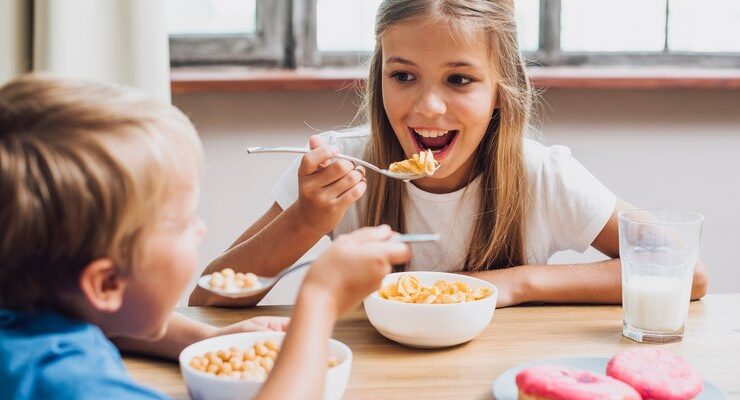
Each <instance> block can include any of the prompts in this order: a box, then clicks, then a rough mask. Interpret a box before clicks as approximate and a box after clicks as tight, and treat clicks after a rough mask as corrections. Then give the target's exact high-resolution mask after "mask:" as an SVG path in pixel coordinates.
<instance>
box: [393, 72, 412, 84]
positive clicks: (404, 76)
mask: <svg viewBox="0 0 740 400" xmlns="http://www.w3.org/2000/svg"><path fill="white" fill-rule="evenodd" d="M391 78H393V79H395V80H397V81H398V82H410V81H413V80H416V77H415V76H413V75H411V74H410V73H408V72H395V73H393V74H392V75H391Z"/></svg>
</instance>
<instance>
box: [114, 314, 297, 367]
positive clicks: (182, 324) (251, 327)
mask: <svg viewBox="0 0 740 400" xmlns="http://www.w3.org/2000/svg"><path fill="white" fill-rule="evenodd" d="M288 321H289V320H288V318H283V317H254V318H250V319H247V320H244V321H241V322H237V323H235V324H232V325H228V326H225V327H221V328H217V327H215V326H212V325H208V324H206V323H203V322H199V321H196V320H194V319H190V318H188V317H186V316H184V315H182V314H179V313H172V315H171V316H170V318H169V320H168V321H167V332H166V333H165V335H164V336H163V337H162V338H161V339H158V340H145V339H135V338H126V337H116V338H112V339H111V340H112V341H113V343H115V345H116V346H117V347H118V348H119V350H120V351H121V352H123V353H136V354H143V355H147V356H150V357H158V358H165V359H168V360H177V357H178V356H179V355H180V352H181V351H182V350H183V349H184V348H185V347H187V346H189V345H190V344H192V343H195V342H198V341H200V340H203V339H208V338H210V337H215V336H221V335H228V334H231V333H239V332H255V331H284V330H285V329H286V328H287V326H288Z"/></svg>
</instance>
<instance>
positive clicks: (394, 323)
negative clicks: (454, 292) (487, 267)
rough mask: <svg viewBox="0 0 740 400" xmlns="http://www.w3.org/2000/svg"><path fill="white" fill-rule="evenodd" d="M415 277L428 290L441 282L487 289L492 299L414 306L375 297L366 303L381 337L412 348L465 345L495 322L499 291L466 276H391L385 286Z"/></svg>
mask: <svg viewBox="0 0 740 400" xmlns="http://www.w3.org/2000/svg"><path fill="white" fill-rule="evenodd" d="M405 274H409V275H413V276H414V277H416V278H417V279H418V280H419V283H421V284H422V285H424V286H431V285H433V284H434V283H435V282H436V281H438V280H440V279H441V280H445V281H459V282H464V283H466V284H467V285H468V286H470V287H471V288H472V289H473V290H475V289H477V288H479V287H486V288H489V289H490V290H491V295H490V296H488V297H486V298H484V299H481V300H476V301H469V302H465V303H454V304H413V303H402V302H398V301H393V300H386V299H384V298H382V297H380V295H379V294H378V292H377V291H376V292H374V293H372V294H371V295H370V296H367V297H366V298H365V301H364V303H363V304H364V305H365V313H366V314H367V318H368V320H370V323H371V324H372V325H373V326H374V327H375V329H377V330H378V332H380V334H381V335H383V336H385V337H387V338H388V339H390V340H393V341H395V342H398V343H401V344H405V345H407V346H412V347H421V348H436V347H447V346H454V345H457V344H460V343H465V342H467V341H470V340H472V339H473V338H475V337H476V336H478V335H479V334H480V333H481V332H482V331H483V330H484V329H485V328H486V327H487V326H488V324H489V323H491V319H493V311H494V310H495V309H496V298H497V296H498V289H497V288H496V286H494V285H492V284H491V283H489V282H486V281H484V280H481V279H478V278H473V277H470V276H466V275H460V274H450V273H446V272H432V271H408V272H399V273H394V274H388V275H387V276H386V277H385V278H384V279H383V286H385V285H387V284H389V283H395V282H396V281H397V280H398V277H399V276H401V275H405Z"/></svg>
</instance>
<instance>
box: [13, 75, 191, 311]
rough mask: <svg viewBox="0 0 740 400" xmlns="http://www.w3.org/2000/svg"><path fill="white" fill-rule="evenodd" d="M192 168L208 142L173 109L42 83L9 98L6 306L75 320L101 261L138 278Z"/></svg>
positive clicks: (110, 91)
mask: <svg viewBox="0 0 740 400" xmlns="http://www.w3.org/2000/svg"><path fill="white" fill-rule="evenodd" d="M184 163H190V164H188V165H189V167H190V168H195V169H197V171H200V165H201V164H202V149H201V144H200V140H199V139H198V136H197V133H196V131H195V128H194V127H193V125H192V124H191V123H190V121H189V120H188V118H187V117H186V116H185V115H184V114H182V113H181V112H180V111H179V110H177V109H176V108H175V107H173V106H171V105H168V104H164V103H159V102H157V101H154V100H151V99H148V98H146V97H144V96H143V95H141V94H139V93H137V92H135V91H133V90H130V89H126V88H123V87H114V86H107V85H103V84H97V83H90V82H81V81H73V80H64V79H59V78H54V77H50V76H42V75H26V76H22V77H19V78H17V79H15V80H13V81H11V82H9V83H8V84H6V85H5V86H3V87H2V88H0V226H1V227H2V229H3V234H2V238H0V308H7V309H12V310H18V311H41V310H46V309H54V310H58V311H67V312H68V313H69V312H72V311H71V310H69V305H70V298H71V297H70V296H73V295H75V293H79V282H78V281H79V277H80V273H81V272H82V270H83V269H84V267H85V266H86V265H87V264H88V263H89V262H91V261H93V260H95V259H97V258H101V257H108V258H110V259H112V260H113V261H114V262H115V263H116V265H117V267H118V268H119V270H120V273H121V274H131V273H134V272H135V271H134V268H133V266H134V265H135V264H136V260H137V252H138V249H139V248H140V241H141V236H142V235H141V233H142V231H143V230H144V229H145V228H146V227H147V226H148V224H151V222H152V221H153V220H154V219H155V218H156V217H157V215H158V213H159V212H160V211H161V208H162V205H163V204H164V203H165V200H166V199H167V196H169V195H171V193H172V191H173V189H174V188H173V185H174V182H172V181H173V179H171V178H172V176H173V174H174V173H175V171H176V168H178V164H180V165H185V164H184Z"/></svg>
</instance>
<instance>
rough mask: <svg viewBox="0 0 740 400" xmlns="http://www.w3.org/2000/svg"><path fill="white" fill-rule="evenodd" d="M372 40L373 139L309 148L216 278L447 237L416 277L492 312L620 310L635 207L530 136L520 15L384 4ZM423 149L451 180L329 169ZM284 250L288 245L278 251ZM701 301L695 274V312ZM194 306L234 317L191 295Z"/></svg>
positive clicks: (497, 8) (420, 252)
mask: <svg viewBox="0 0 740 400" xmlns="http://www.w3.org/2000/svg"><path fill="white" fill-rule="evenodd" d="M375 32H376V39H377V40H376V46H375V50H374V53H373V56H372V60H371V64H370V74H369V77H368V83H367V89H366V92H365V102H364V107H363V110H362V112H363V113H364V114H365V116H366V118H367V121H368V122H369V127H364V128H360V129H356V130H353V131H349V132H341V133H336V132H329V133H325V134H322V135H319V137H312V138H311V141H310V146H311V148H312V149H314V150H313V151H312V152H311V153H309V154H307V155H306V156H304V157H303V158H302V160H300V162H299V163H296V164H295V165H294V166H293V168H292V169H291V170H290V171H288V172H287V173H286V174H285V175H284V176H283V177H282V178H281V180H280V181H279V182H278V184H277V185H276V186H275V188H274V189H273V191H272V194H273V196H274V198H275V200H276V202H275V204H274V205H273V206H272V208H271V209H270V210H269V211H268V212H267V213H266V214H265V215H264V216H263V217H262V218H260V219H259V220H258V221H257V222H256V223H255V224H254V225H253V226H252V227H250V228H249V229H247V231H246V232H244V233H243V234H242V236H241V237H239V239H238V240H237V241H236V242H235V243H234V245H232V247H231V248H230V249H229V250H228V251H227V252H226V253H225V254H224V255H223V256H221V257H220V258H219V259H217V260H215V261H214V262H213V263H212V264H211V265H210V266H209V267H208V268H207V270H206V273H208V272H211V271H213V270H218V269H221V268H223V267H225V266H234V267H239V268H243V269H244V270H247V269H249V270H255V271H259V272H258V273H260V272H261V273H262V274H273V273H276V272H277V271H279V270H280V269H282V268H284V267H286V266H288V265H289V264H291V263H292V262H294V261H295V260H296V259H298V257H299V256H300V255H301V254H303V253H304V252H305V251H306V250H307V249H309V248H310V247H311V246H312V245H314V244H315V243H316V241H318V240H319V238H320V237H321V236H322V235H324V234H327V233H329V234H331V235H337V234H340V233H343V232H347V231H351V230H353V229H356V228H358V227H360V226H364V225H378V224H382V223H386V224H389V225H390V226H391V227H393V228H394V229H395V230H397V231H399V232H438V233H440V234H441V236H442V240H441V241H440V242H439V243H435V244H430V245H416V246H414V248H413V250H412V254H413V255H412V261H411V262H410V263H409V264H408V265H406V269H408V270H420V269H425V270H428V269H435V270H443V271H451V272H460V273H466V274H471V275H474V276H476V277H479V278H481V279H485V280H488V281H491V282H492V283H494V284H495V285H496V286H498V288H499V300H498V306H501V307H504V306H508V305H514V304H519V303H523V302H532V301H540V302H574V303H575V302H579V303H619V302H620V301H621V283H620V262H619V259H618V257H619V243H618V235H617V232H618V229H617V218H616V215H617V212H618V211H619V210H621V209H624V208H626V207H627V206H626V204H625V203H623V202H621V201H619V200H617V199H616V197H615V196H614V194H612V193H611V192H610V191H609V190H608V189H607V188H606V187H605V186H604V185H602V184H601V182H599V181H598V180H597V179H596V178H595V177H594V176H593V175H591V174H590V173H589V172H588V171H587V170H586V169H585V168H584V167H583V166H582V165H581V164H580V163H579V162H578V161H576V160H575V159H574V158H573V157H572V156H571V153H570V151H569V150H568V149H567V148H565V147H562V146H552V147H547V146H544V145H541V144H539V143H537V142H534V141H531V140H528V139H525V138H524V135H525V131H526V128H527V124H528V121H529V119H530V115H531V112H532V89H531V87H530V84H529V80H528V79H527V75H526V70H525V64H524V61H523V59H522V57H521V55H520V53H519V49H518V46H517V38H516V25H515V22H514V2H513V1H511V0H497V1H483V0H436V1H429V0H408V1H384V2H383V3H382V4H381V5H380V8H379V9H378V15H377V19H376V28H375ZM322 140H323V141H328V142H330V143H331V144H333V146H322V145H321V141H322ZM426 149H431V150H432V151H433V152H434V154H435V157H436V159H437V160H439V161H440V162H441V164H442V166H441V168H440V169H439V170H438V171H437V172H436V173H435V174H434V175H433V176H430V177H426V178H423V179H419V180H415V181H412V182H408V183H404V182H401V181H397V180H390V179H385V178H383V177H380V176H378V175H376V174H371V175H368V176H367V179H365V175H364V171H363V170H362V169H361V168H354V166H353V165H352V164H351V163H349V162H346V161H343V160H334V161H331V159H332V156H333V155H334V154H336V153H337V152H341V153H344V154H349V155H353V156H362V157H364V159H366V160H368V161H370V162H372V163H373V164H375V165H379V166H383V167H387V166H388V165H389V164H390V163H391V162H394V161H399V160H402V159H404V158H408V157H410V156H411V155H413V154H415V153H419V152H420V151H422V150H426ZM296 179H297V180H296ZM365 192H367V193H365ZM363 194H364V197H363ZM358 200H359V201H358ZM286 237H290V246H285V242H284V241H281V239H282V238H286ZM276 243H280V251H276V247H275V246H276V245H275V244H276ZM591 245H592V246H594V247H595V248H596V249H598V250H599V251H601V252H602V253H604V254H605V255H607V256H609V257H611V259H610V260H608V261H605V262H600V263H593V264H580V265H567V266H558V267H552V266H546V265H545V263H546V262H547V260H548V259H549V258H550V256H551V255H552V254H554V253H555V252H557V251H561V250H567V249H573V250H576V251H579V252H582V251H584V250H586V249H587V248H588V247H589V246H591ZM705 292H706V274H705V272H704V268H703V266H702V265H701V264H699V265H697V268H696V272H695V275H694V285H693V290H692V298H694V299H695V298H698V297H701V296H703V295H704V293H705ZM191 304H221V305H226V304H238V303H233V302H231V303H230V302H229V301H228V300H227V299H221V298H216V297H213V296H208V295H207V294H206V293H204V292H202V291H200V290H199V289H196V292H194V293H193V295H192V296H191Z"/></svg>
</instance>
